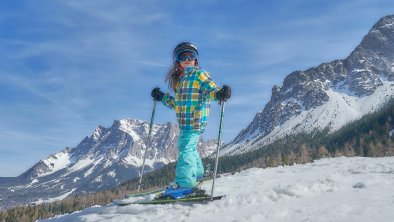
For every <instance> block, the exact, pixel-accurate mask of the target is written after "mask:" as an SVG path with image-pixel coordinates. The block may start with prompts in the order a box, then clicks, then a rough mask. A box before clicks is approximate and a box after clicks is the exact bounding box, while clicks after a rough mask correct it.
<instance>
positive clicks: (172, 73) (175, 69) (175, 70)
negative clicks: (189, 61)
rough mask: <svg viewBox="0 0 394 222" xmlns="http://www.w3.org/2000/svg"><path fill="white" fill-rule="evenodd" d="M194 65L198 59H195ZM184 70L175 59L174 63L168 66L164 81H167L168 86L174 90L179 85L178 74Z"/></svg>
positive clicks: (196, 64)
mask: <svg viewBox="0 0 394 222" xmlns="http://www.w3.org/2000/svg"><path fill="white" fill-rule="evenodd" d="M194 65H195V66H198V60H196V63H195V64H194ZM184 71H185V70H183V68H182V67H181V66H180V65H179V62H178V61H175V62H174V64H173V65H172V66H171V67H170V70H168V72H167V75H166V81H165V82H167V83H168V88H170V89H172V90H173V91H174V92H175V90H176V88H177V87H178V85H179V81H180V80H181V79H180V76H181V75H182V74H183V73H184Z"/></svg>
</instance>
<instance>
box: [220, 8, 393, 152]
mask: <svg viewBox="0 0 394 222" xmlns="http://www.w3.org/2000/svg"><path fill="white" fill-rule="evenodd" d="M393 52H394V15H390V16H385V17H383V18H382V19H380V20H379V21H378V22H377V23H376V24H375V25H374V26H373V28H372V29H371V30H370V31H369V33H368V34H367V35H366V36H365V37H364V38H363V40H362V42H361V44H360V45H358V46H357V47H356V49H355V50H354V51H353V52H352V53H351V54H350V55H349V56H348V57H347V58H346V59H343V60H335V61H332V62H329V63H323V64H321V65H319V66H318V67H314V68H310V69H308V70H305V71H296V72H293V73H291V74H290V75H288V76H287V77H286V78H285V80H284V82H283V85H282V86H274V87H273V89H272V96H271V100H270V101H269V102H268V103H267V105H266V106H265V107H264V109H263V110H262V111H260V112H258V113H257V114H256V116H255V117H254V119H253V121H252V122H251V123H250V124H249V126H248V127H247V128H246V129H243V130H242V131H241V132H240V133H239V134H238V136H237V137H236V138H235V139H234V140H233V141H232V142H231V143H229V144H228V145H227V146H225V147H224V148H223V149H222V150H221V154H222V155H233V154H237V153H243V152H245V151H248V150H250V149H254V148H257V147H261V145H263V144H269V143H271V142H273V141H275V140H277V139H279V138H282V137H284V136H285V135H288V134H294V133H297V132H302V131H303V132H312V131H313V130H316V129H320V130H321V129H324V128H326V127H328V128H329V130H330V131H331V132H332V131H335V130H337V129H339V128H341V127H342V126H344V125H345V124H347V123H349V122H350V121H354V120H356V119H359V118H360V117H362V116H363V115H365V114H367V113H369V112H372V111H375V110H376V109H378V108H379V107H381V106H382V105H383V104H385V103H386V102H387V101H388V100H389V99H390V98H391V97H393V95H394V53H393Z"/></svg>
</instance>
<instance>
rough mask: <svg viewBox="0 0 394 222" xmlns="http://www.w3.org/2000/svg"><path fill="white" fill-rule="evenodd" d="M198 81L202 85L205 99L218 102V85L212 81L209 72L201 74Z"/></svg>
mask: <svg viewBox="0 0 394 222" xmlns="http://www.w3.org/2000/svg"><path fill="white" fill-rule="evenodd" d="M198 80H199V81H200V84H201V90H202V93H203V95H204V97H205V98H208V99H209V100H214V101H216V100H217V99H216V92H217V91H219V87H217V85H216V83H215V82H214V81H212V79H211V77H210V75H209V73H208V72H205V71H204V72H201V73H200V74H199V75H198Z"/></svg>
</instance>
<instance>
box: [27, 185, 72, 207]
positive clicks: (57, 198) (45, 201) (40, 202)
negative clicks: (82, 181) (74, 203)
mask: <svg viewBox="0 0 394 222" xmlns="http://www.w3.org/2000/svg"><path fill="white" fill-rule="evenodd" d="M76 189H77V188H74V189H72V190H71V191H69V192H67V193H64V194H62V195H60V196H58V197H53V198H48V199H45V200H43V199H39V200H37V201H35V202H33V203H35V204H42V203H50V202H55V201H57V200H63V199H64V198H66V197H67V196H68V195H70V194H72V193H73V192H74V191H75V190H76Z"/></svg>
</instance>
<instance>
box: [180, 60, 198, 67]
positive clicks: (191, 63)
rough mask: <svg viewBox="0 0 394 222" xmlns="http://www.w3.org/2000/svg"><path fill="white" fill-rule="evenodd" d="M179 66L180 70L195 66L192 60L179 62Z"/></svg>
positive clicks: (194, 61)
mask: <svg viewBox="0 0 394 222" xmlns="http://www.w3.org/2000/svg"><path fill="white" fill-rule="evenodd" d="M179 65H180V66H181V67H182V69H185V68H186V67H187V66H195V65H196V60H195V59H194V60H191V61H190V60H189V59H186V60H185V61H183V62H182V61H181V62H179Z"/></svg>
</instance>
